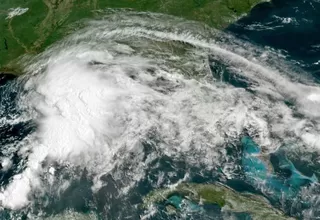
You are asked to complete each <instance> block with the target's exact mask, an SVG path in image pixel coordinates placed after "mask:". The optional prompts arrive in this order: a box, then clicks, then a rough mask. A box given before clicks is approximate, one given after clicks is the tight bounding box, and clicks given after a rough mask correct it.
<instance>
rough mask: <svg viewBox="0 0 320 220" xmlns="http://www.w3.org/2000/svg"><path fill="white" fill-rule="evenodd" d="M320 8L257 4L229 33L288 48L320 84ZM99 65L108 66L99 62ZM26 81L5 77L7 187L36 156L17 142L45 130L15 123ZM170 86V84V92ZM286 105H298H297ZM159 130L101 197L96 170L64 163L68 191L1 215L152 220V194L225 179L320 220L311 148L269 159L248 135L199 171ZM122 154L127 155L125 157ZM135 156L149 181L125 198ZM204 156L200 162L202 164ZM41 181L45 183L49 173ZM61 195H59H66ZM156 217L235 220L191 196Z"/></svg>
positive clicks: (239, 84)
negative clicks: (147, 201)
mask: <svg viewBox="0 0 320 220" xmlns="http://www.w3.org/2000/svg"><path fill="white" fill-rule="evenodd" d="M319 11H320V3H319V2H318V1H315V0H314V1H303V0H282V1H281V0H276V1H273V4H270V3H265V4H263V5H259V6H257V7H256V8H254V9H253V11H252V13H251V14H250V15H249V16H248V17H246V18H243V19H241V20H240V21H238V22H237V23H236V24H233V25H231V26H230V27H229V28H228V29H227V30H226V31H229V32H232V34H233V35H235V36H237V37H238V38H241V39H244V40H245V41H249V42H251V43H254V44H256V45H258V46H264V47H266V48H270V47H271V48H275V49H277V50H280V52H281V54H282V55H283V57H285V58H284V59H285V60H287V61H288V62H291V63H294V64H295V65H297V66H299V67H300V68H301V69H304V70H305V71H306V72H307V73H308V74H311V75H313V76H314V78H313V79H314V82H313V83H316V81H317V78H318V77H319V69H320V68H319V66H320V63H319V64H318V63H317V62H318V61H319V60H320V33H319V30H320V28H319V19H318V16H319ZM130 25H131V24H130ZM188 46H189V45H188ZM283 57H282V58H283ZM208 60H209V62H212V63H214V64H215V65H211V66H210V70H211V72H212V73H213V77H214V78H218V77H220V73H221V72H224V74H223V78H222V79H221V81H223V82H224V83H226V84H228V85H231V86H233V87H235V88H240V89H244V90H246V91H248V92H249V93H250V94H252V96H254V95H256V94H255V93H254V92H253V91H252V90H251V87H253V86H254V85H255V82H253V81H250V80H248V79H247V78H246V77H245V76H236V74H234V72H232V71H231V70H230V68H229V66H228V65H231V64H232V63H231V64H230V63H228V62H226V63H220V61H221V60H219V59H216V57H214V56H209V57H208ZM93 63H94V62H93ZM96 64H97V65H100V64H101V63H99V62H96ZM235 68H237V67H235ZM130 71H131V72H130V74H132V75H130V77H131V78H132V79H136V76H135V75H134V74H135V72H134V70H132V69H130ZM148 71H149V73H151V75H152V74H154V73H153V71H152V68H150V69H148ZM166 80H167V81H166ZM170 83H171V81H169V80H168V79H166V78H161V77H159V78H158V79H157V81H156V83H155V84H154V85H153V84H151V83H150V85H152V86H154V87H155V88H156V89H158V90H159V88H160V89H168V91H169V92H168V91H163V90H159V91H160V92H161V93H164V94H166V93H170V92H172V91H174V89H176V88H179V86H176V85H175V84H170ZM21 84H23V79H15V78H14V77H11V76H1V78H0V95H1V96H0V97H1V99H0V117H1V119H2V120H6V121H10V122H11V123H3V124H1V127H0V143H1V145H2V149H1V152H0V157H10V158H11V162H12V163H13V164H12V166H10V168H8V169H5V165H6V164H5V163H3V164H2V167H1V168H2V169H1V172H0V181H1V185H2V186H4V187H5V186H7V185H8V183H9V182H10V180H12V179H13V177H14V176H15V175H16V174H19V173H21V172H22V171H23V170H24V169H25V168H26V161H28V158H26V157H25V156H24V155H22V154H20V153H19V150H20V148H8V147H7V146H11V145H15V146H17V143H20V142H21V141H24V140H26V139H27V137H28V135H29V134H31V133H33V132H34V131H35V130H37V125H36V123H35V122H34V121H33V120H32V119H29V117H28V115H25V120H23V121H22V122H21V121H19V122H16V121H14V118H15V117H16V116H17V115H23V114H24V112H25V109H23V108H22V109H21V107H20V108H17V102H19V101H20V100H19V97H23V95H24V93H25V92H26V91H24V90H23V89H22V88H21ZM163 85H165V86H167V87H164V88H162V87H163ZM180 86H181V85H180ZM208 94H210V93H208ZM286 104H287V105H288V106H290V104H291V103H289V102H288V103H286ZM292 108H294V106H293V107H292ZM266 117H267V116H266ZM296 117H297V118H299V117H303V116H301V115H297V116H296ZM190 126H192V125H190ZM201 129H202V128H200V130H201ZM157 132H158V131H157V130H156V129H155V131H154V130H151V131H150V133H148V136H147V137H146V138H144V139H143V140H141V143H140V144H141V149H140V151H133V152H131V154H130V156H129V158H130V159H131V160H130V159H128V160H126V161H125V162H124V163H122V164H118V165H117V166H115V167H114V168H113V170H112V171H111V172H110V173H109V174H105V175H103V176H102V177H101V180H102V181H103V183H104V184H103V186H102V187H101V188H99V190H98V191H97V192H93V189H92V186H93V179H92V177H91V176H90V173H89V171H88V170H86V169H85V168H74V169H68V164H59V163H58V162H56V164H55V163H53V166H54V167H55V170H54V172H55V176H56V177H57V179H59V180H68V182H69V185H68V186H67V187H66V188H65V189H64V190H61V191H59V190H60V189H56V188H54V186H55V185H54V186H53V187H52V186H51V187H52V190H49V191H48V192H47V193H46V194H44V195H42V194H41V193H40V192H34V193H33V194H32V196H34V198H35V202H34V204H33V206H32V207H28V208H26V209H22V210H18V211H12V210H8V209H4V210H1V211H0V215H1V216H0V217H1V218H2V219H10V218H11V217H10V215H11V214H12V213H14V214H16V215H17V216H19V217H18V218H17V219H19V218H20V219H27V218H28V217H27V216H28V213H29V212H32V213H33V214H39V213H45V215H47V216H48V215H56V214H59V213H63V212H65V211H66V210H73V211H76V212H79V213H85V214H86V213H89V212H94V213H97V215H98V216H99V217H100V218H101V219H139V218H140V217H141V216H144V215H145V210H144V209H143V208H142V207H141V203H142V198H143V197H144V196H145V195H147V194H148V193H150V192H152V191H153V190H155V189H159V188H162V187H166V186H168V185H172V184H175V183H177V182H179V181H181V180H184V179H187V180H186V181H188V182H193V183H214V182H220V183H223V184H225V185H227V186H229V187H231V188H233V189H235V190H236V191H238V192H251V193H253V194H257V195H263V196H265V197H266V198H267V199H268V200H269V201H270V202H271V203H272V205H273V206H274V207H276V208H278V209H280V210H282V211H284V212H285V213H286V214H287V215H289V216H294V217H296V218H298V219H308V218H309V219H316V218H318V217H319V216H320V213H319V210H320V207H319V201H318V198H319V196H318V195H319V191H320V188H319V186H318V179H317V178H318V177H319V173H320V166H319V162H318V161H319V155H318V153H317V152H308V151H304V150H303V149H301V151H299V152H297V149H294V150H292V146H293V145H294V143H284V144H283V145H282V146H281V147H280V148H279V149H277V150H275V151H274V152H272V153H271V154H270V155H267V157H266V156H265V155H264V156H263V148H262V147H261V146H259V145H258V144H257V143H256V142H255V141H254V140H253V139H254V138H255V136H254V135H252V136H250V135H248V133H247V132H246V131H243V132H242V134H240V135H239V137H237V138H236V139H235V140H233V141H232V142H231V141H230V142H228V143H223V144H222V146H223V147H224V148H225V149H226V155H227V157H226V158H225V159H221V160H222V161H221V163H220V164H219V165H217V166H211V167H207V166H205V164H201V163H199V164H201V165H199V164H198V166H195V163H194V161H190V160H189V159H188V158H190V157H188V153H189V152H186V153H185V155H183V154H181V156H180V157H176V156H174V157H173V156H172V157H170V156H168V155H166V154H165V153H163V152H161V151H160V150H159V149H158V146H159V145H160V144H161V143H162V141H163V140H162V136H161V134H159V133H157ZM177 133H178V132H177ZM177 135H179V134H177ZM205 137H207V136H205ZM209 140H210V139H209ZM4 146H6V147H4ZM8 149H10V150H8ZM27 150H28V149H27ZM30 151H32V150H30ZM193 153H194V152H191V153H190V154H193ZM119 154H120V155H121V152H120V153H119ZM197 156H198V155H197ZM135 158H138V159H139V160H141V161H142V162H145V163H146V164H147V165H146V166H145V167H144V169H145V172H144V173H145V174H144V176H143V178H141V179H139V178H138V177H137V179H138V180H137V182H136V184H135V185H134V186H133V187H131V188H128V190H127V191H126V193H123V190H122V189H123V188H125V186H126V184H127V183H126V182H125V181H126V179H130V178H132V177H131V176H130V175H132V170H134V166H136V164H135ZM149 158H152V160H150V159H149ZM202 159H203V158H201V157H199V158H197V159H196V160H200V161H201V160H202ZM42 166H43V167H46V166H47V164H46V163H43V164H42ZM227 166H230V167H232V171H233V175H232V178H228V176H227V174H226V172H225V171H224V169H225V168H226V167H227ZM134 175H138V174H136V173H134ZM75 176H76V178H75ZM129 177H130V178H129ZM41 178H43V179H45V175H43V176H41ZM133 179H134V178H133ZM61 182H62V181H61ZM57 188H58V187H57ZM120 189H121V190H120ZM56 191H59V196H57V192H56ZM168 204H170V205H172V206H174V207H175V208H176V209H179V210H180V212H181V213H182V214H181V213H180V214H177V215H171V214H168V212H167V211H166V206H167V205H168ZM231 216H233V217H234V218H236V219H250V217H249V215H248V214H247V213H233V214H232V215H231V214H230V218H231ZM150 218H151V219H228V217H226V215H225V213H222V210H221V209H220V208H219V207H218V206H217V205H215V204H211V205H208V204H206V205H201V204H196V203H194V202H193V201H190V200H188V199H187V198H182V196H181V195H171V197H169V198H168V200H167V201H166V202H165V203H161V204H158V205H157V211H156V212H155V214H154V215H152V217H150Z"/></svg>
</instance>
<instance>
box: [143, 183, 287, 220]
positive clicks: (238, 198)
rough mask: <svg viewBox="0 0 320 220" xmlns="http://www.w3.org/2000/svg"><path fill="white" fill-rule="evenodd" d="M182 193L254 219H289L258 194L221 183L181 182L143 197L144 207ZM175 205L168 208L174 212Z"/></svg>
mask: <svg viewBox="0 0 320 220" xmlns="http://www.w3.org/2000/svg"><path fill="white" fill-rule="evenodd" d="M176 194H178V195H180V196H183V197H184V198H187V199H188V200H191V201H192V202H196V203H198V204H217V205H219V206H220V207H221V208H222V210H223V211H231V212H235V213H248V214H250V216H251V218H252V219H253V220H261V219H264V220H274V219H277V220H289V219H293V218H291V217H288V216H285V215H284V213H283V212H281V211H279V210H277V209H275V208H273V207H272V206H271V205H270V204H269V202H268V201H267V200H266V199H265V198H263V197H261V196H257V195H253V194H249V193H238V192H236V191H234V190H232V189H230V188H228V187H226V186H224V185H221V184H194V183H181V184H178V185H177V186H176V187H174V188H167V189H159V190H155V191H152V192H151V193H149V194H148V195H147V196H146V197H145V198H144V199H143V207H144V208H147V207H148V206H150V205H154V204H160V203H162V202H164V201H166V200H167V199H168V198H169V197H170V196H172V195H176ZM172 209H173V207H172V206H170V207H169V209H168V210H170V212H171V213H174V212H173V210H172Z"/></svg>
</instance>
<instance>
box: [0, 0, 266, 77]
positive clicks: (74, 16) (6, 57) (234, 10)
mask: <svg viewBox="0 0 320 220" xmlns="http://www.w3.org/2000/svg"><path fill="white" fill-rule="evenodd" d="M262 1H266V0H77V1H74V0H2V1H1V3H0V33H1V38H0V71H6V72H13V73H14V72H19V67H18V65H17V63H16V59H17V58H18V57H19V56H21V55H23V54H27V55H34V54H37V53H39V52H41V51H43V50H44V49H45V48H46V47H48V46H49V45H51V44H52V43H54V42H56V41H57V40H59V39H61V38H62V37H63V36H65V35H67V34H68V31H66V29H64V28H63V27H66V26H68V25H69V24H71V23H73V22H75V21H78V20H80V19H82V18H90V17H93V16H94V15H95V13H96V11H97V10H99V9H106V8H130V9H133V10H136V11H150V12H160V13H165V14H169V15H175V16H179V17H183V18H186V19H189V20H196V21H200V22H204V23H206V24H208V25H209V26H211V27H215V28H218V29H223V28H225V27H227V26H228V25H229V24H230V23H232V22H234V21H235V20H237V19H238V18H239V17H241V16H243V15H245V14H246V13H248V12H249V11H250V10H251V8H252V7H253V6H255V5H256V4H258V3H260V2H262ZM18 7H20V8H25V9H28V10H27V11H26V12H25V13H24V14H21V15H19V16H15V17H12V18H8V13H9V12H10V10H11V9H14V8H18Z"/></svg>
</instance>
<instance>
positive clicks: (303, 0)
mask: <svg viewBox="0 0 320 220" xmlns="http://www.w3.org/2000/svg"><path fill="white" fill-rule="evenodd" d="M227 31H230V32H232V33H233V34H235V35H236V36H237V37H239V38H242V39H246V40H249V41H252V42H255V43H256V44H259V45H262V46H269V47H273V48H276V49H280V50H283V52H285V53H286V55H287V56H288V57H287V59H292V60H295V61H297V62H299V65H300V66H301V67H303V68H304V69H305V70H307V71H308V72H310V73H312V74H313V75H314V76H316V77H317V78H318V79H319V78H320V63H319V64H318V63H317V62H318V61H319V60H320V1H318V0H273V1H272V2H267V3H262V4H260V5H257V6H256V7H255V8H253V10H252V11H251V13H250V14H249V16H247V17H244V18H242V19H240V20H239V21H238V22H236V23H235V24H232V25H230V26H229V27H228V28H227Z"/></svg>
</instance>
